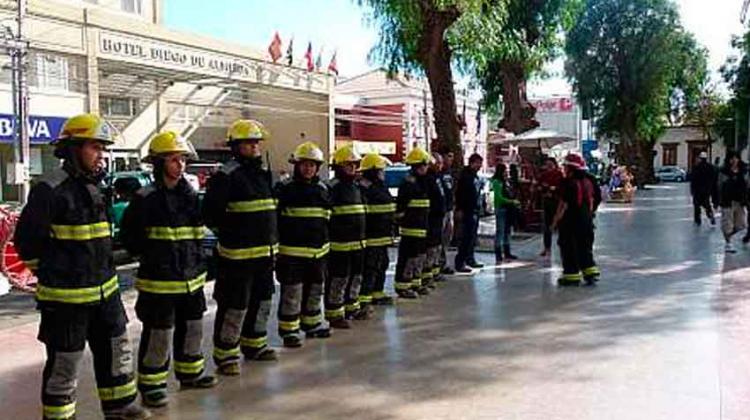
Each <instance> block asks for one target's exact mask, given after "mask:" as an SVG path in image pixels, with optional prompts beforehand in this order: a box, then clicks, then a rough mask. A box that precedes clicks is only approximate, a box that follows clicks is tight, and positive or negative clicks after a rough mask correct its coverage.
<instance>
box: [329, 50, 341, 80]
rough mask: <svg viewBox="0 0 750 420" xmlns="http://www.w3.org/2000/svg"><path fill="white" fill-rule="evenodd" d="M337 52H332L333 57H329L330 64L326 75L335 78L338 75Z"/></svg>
mask: <svg viewBox="0 0 750 420" xmlns="http://www.w3.org/2000/svg"><path fill="white" fill-rule="evenodd" d="M337 53H338V51H334V52H333V56H332V57H331V62H330V63H329V64H328V73H333V74H335V75H336V76H338V75H339V67H338V65H337V64H336V54H337Z"/></svg>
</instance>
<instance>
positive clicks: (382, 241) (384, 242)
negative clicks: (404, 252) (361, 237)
mask: <svg viewBox="0 0 750 420" xmlns="http://www.w3.org/2000/svg"><path fill="white" fill-rule="evenodd" d="M365 245H366V246H368V247H373V246H389V245H393V238H391V237H390V236H386V237H384V238H372V239H367V240H366V241H365Z"/></svg>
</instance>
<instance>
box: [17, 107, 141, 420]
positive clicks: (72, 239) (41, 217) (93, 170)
mask: <svg viewBox="0 0 750 420" xmlns="http://www.w3.org/2000/svg"><path fill="white" fill-rule="evenodd" d="M114 141H115V135H114V132H113V129H112V127H111V126H110V125H109V123H108V122H107V121H105V120H103V119H102V118H100V117H99V116H98V115H94V114H82V115H77V116H75V117H73V118H70V119H69V120H68V121H67V122H66V123H65V125H64V126H63V128H62V131H61V132H60V134H59V136H58V138H57V139H56V140H54V141H53V142H52V144H53V145H54V146H55V155H56V156H57V157H59V158H61V159H63V164H62V167H61V168H60V169H56V170H54V171H51V172H48V173H46V174H45V175H44V176H42V178H41V179H40V180H39V182H37V184H36V185H35V186H34V187H33V188H32V189H31V194H30V195H29V199H28V202H27V204H26V206H25V207H24V209H23V211H22V213H21V218H20V220H19V222H18V225H17V227H16V231H15V239H14V240H15V244H16V247H17V248H18V252H19V254H20V256H21V258H22V259H23V260H24V261H25V262H26V265H27V266H28V267H29V268H31V269H32V271H33V272H34V274H36V276H37V278H38V279H39V283H38V286H37V292H36V300H37V303H38V308H39V309H40V311H41V318H42V319H41V323H40V325H39V340H40V341H42V342H43V343H44V344H45V346H46V350H47V361H46V364H45V367H44V373H43V377H42V410H43V414H42V416H43V418H45V419H72V418H75V417H76V388H77V378H78V371H79V369H80V366H81V361H82V360H83V351H84V348H85V347H86V343H87V342H88V344H89V348H90V349H91V352H92V353H93V356H94V373H95V375H96V385H97V388H98V391H99V392H98V394H99V399H100V400H101V406H102V409H103V411H104V417H105V418H106V419H146V418H149V417H151V415H150V413H149V412H148V411H147V410H145V409H144V408H142V407H141V406H140V405H139V404H137V403H136V402H135V399H136V396H137V391H136V383H135V378H134V375H133V366H132V352H131V347H130V342H129V340H128V335H127V332H126V324H127V316H126V315H125V309H124V307H123V305H122V301H121V299H120V292H119V286H118V281H117V273H116V272H115V267H114V265H113V260H112V244H111V230H110V225H109V222H108V217H107V206H106V203H105V199H104V197H103V195H102V193H101V189H100V187H101V181H102V178H103V176H104V171H103V153H104V151H105V148H106V147H107V146H108V145H111V144H113V143H114ZM79 417H81V416H79Z"/></svg>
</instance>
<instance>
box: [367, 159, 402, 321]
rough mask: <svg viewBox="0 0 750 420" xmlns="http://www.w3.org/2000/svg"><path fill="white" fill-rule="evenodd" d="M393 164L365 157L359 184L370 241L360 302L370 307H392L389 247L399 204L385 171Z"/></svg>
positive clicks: (392, 240)
mask: <svg viewBox="0 0 750 420" xmlns="http://www.w3.org/2000/svg"><path fill="white" fill-rule="evenodd" d="M390 164H391V162H390V161H389V160H388V159H386V158H385V157H383V156H380V155H379V154H377V153H370V154H367V155H365V156H364V157H363V158H362V161H361V162H360V164H359V171H360V173H361V174H362V179H361V180H360V182H359V183H360V185H361V186H362V191H363V192H364V195H365V201H366V202H367V220H366V222H365V226H366V230H367V240H366V241H365V269H364V270H365V272H364V277H363V283H362V290H361V291H360V293H359V301H360V303H361V304H362V305H363V307H364V306H367V305H371V304H372V305H393V297H391V296H389V295H387V294H386V293H385V280H386V271H387V270H388V265H389V264H390V261H389V257H388V247H389V246H391V245H393V243H394V236H395V235H394V231H393V228H394V214H395V213H396V202H395V201H394V199H393V196H391V193H390V191H388V187H387V186H386V185H385V168H386V167H387V166H389V165H390Z"/></svg>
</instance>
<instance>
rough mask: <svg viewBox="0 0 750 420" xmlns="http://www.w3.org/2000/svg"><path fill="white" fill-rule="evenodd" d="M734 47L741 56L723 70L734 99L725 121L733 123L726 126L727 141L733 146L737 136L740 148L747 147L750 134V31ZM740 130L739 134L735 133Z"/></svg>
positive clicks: (730, 101) (729, 105)
mask: <svg viewBox="0 0 750 420" xmlns="http://www.w3.org/2000/svg"><path fill="white" fill-rule="evenodd" d="M732 47H733V48H734V49H735V50H736V51H737V52H739V56H732V57H730V58H729V59H727V62H726V63H725V64H724V66H723V67H722V69H721V73H722V76H723V77H724V81H725V82H727V84H728V85H729V87H730V90H731V92H732V98H731V99H730V100H729V102H728V105H727V108H728V109H727V110H725V111H724V121H731V122H730V123H729V122H728V123H726V124H725V125H727V126H729V125H731V128H726V131H727V134H726V137H724V138H725V139H727V140H728V142H729V144H733V143H734V140H735V136H736V138H737V139H739V140H740V143H739V144H738V145H737V146H738V148H740V149H741V148H743V147H744V146H746V145H747V140H746V139H747V138H748V135H750V133H748V123H749V121H748V112H749V111H750V110H749V109H748V108H749V107H750V30H748V31H747V32H746V33H745V34H744V35H743V36H742V37H738V38H735V39H733V40H732ZM735 130H738V131H739V132H738V133H735Z"/></svg>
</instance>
